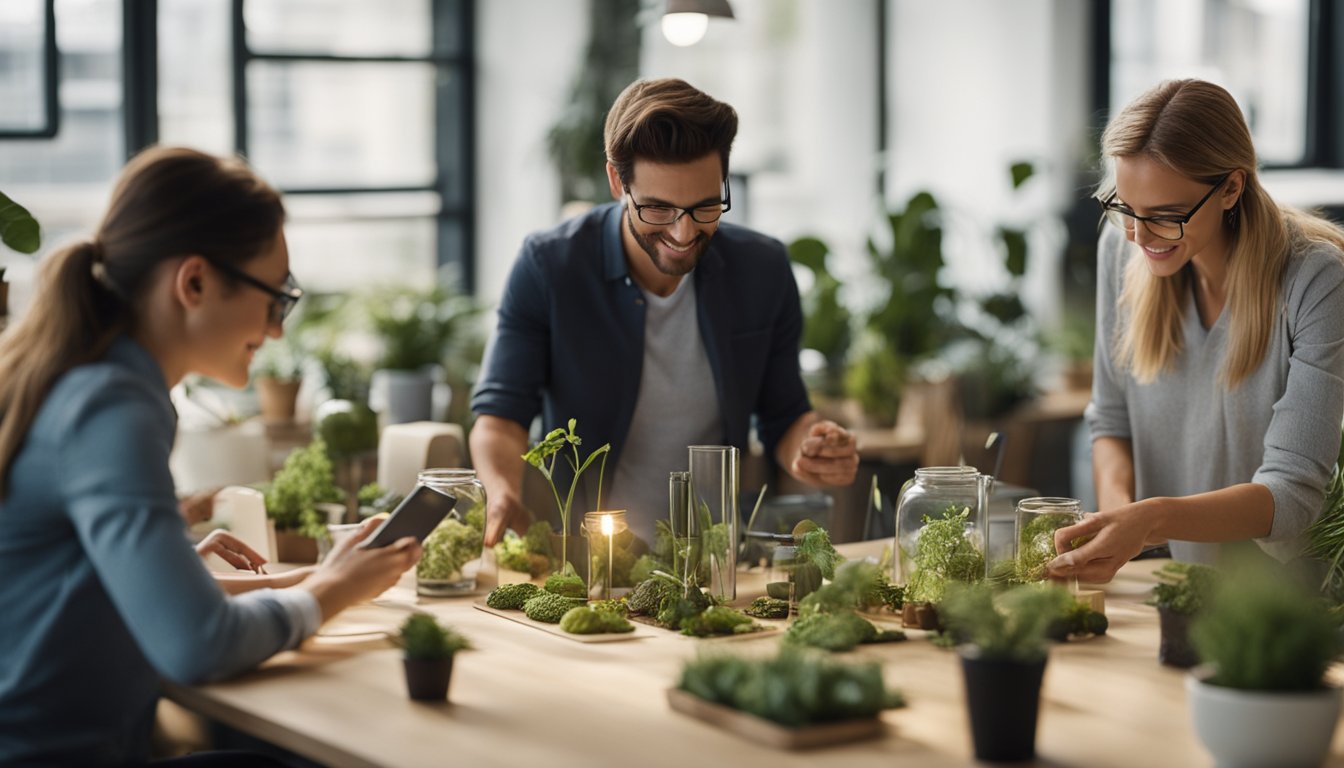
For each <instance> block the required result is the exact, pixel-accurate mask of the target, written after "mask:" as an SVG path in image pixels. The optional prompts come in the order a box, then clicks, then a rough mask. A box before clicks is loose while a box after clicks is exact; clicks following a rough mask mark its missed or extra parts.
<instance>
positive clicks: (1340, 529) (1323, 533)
mask: <svg viewBox="0 0 1344 768" xmlns="http://www.w3.org/2000/svg"><path fill="white" fill-rule="evenodd" d="M1342 468H1344V438H1341V440H1340V445H1339V459H1338V460H1337V461H1336V463H1335V471H1334V472H1333V473H1332V474H1331V475H1330V482H1329V483H1328V484H1327V485H1326V486H1325V501H1324V502H1323V503H1322V505H1321V515H1320V517H1318V518H1316V521H1315V522H1314V523H1312V524H1311V526H1309V527H1308V528H1307V551H1306V554H1307V555H1308V556H1309V557H1314V558H1316V559H1318V560H1321V561H1322V562H1324V563H1325V566H1326V568H1325V579H1324V581H1322V583H1321V592H1322V593H1324V594H1325V595H1326V596H1328V597H1329V598H1330V600H1331V602H1333V603H1334V604H1335V605H1344V471H1342Z"/></svg>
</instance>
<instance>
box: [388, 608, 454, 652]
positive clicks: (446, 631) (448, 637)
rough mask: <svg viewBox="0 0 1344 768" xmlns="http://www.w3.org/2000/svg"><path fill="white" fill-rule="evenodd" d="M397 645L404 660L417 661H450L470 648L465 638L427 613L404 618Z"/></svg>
mask: <svg viewBox="0 0 1344 768" xmlns="http://www.w3.org/2000/svg"><path fill="white" fill-rule="evenodd" d="M397 644H398V645H400V646H401V649H402V652H403V653H405V654H406V658H408V659H413V660H419V661H438V660H439V659H451V658H452V657H453V654H455V653H457V652H458V651H462V650H466V649H468V648H470V647H471V643H470V642H468V641H467V639H466V638H465V637H463V636H462V635H459V634H458V633H456V632H454V631H453V630H452V629H450V628H448V627H444V626H442V625H440V624H439V622H438V620H437V619H435V618H434V617H433V616H431V615H429V614H428V613H413V614H411V615H410V616H408V617H406V621H404V622H402V625H401V634H400V635H398V637H397Z"/></svg>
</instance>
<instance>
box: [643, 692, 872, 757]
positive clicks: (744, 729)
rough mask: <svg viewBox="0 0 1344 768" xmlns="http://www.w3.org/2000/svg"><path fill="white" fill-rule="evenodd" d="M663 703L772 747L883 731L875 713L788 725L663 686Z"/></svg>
mask: <svg viewBox="0 0 1344 768" xmlns="http://www.w3.org/2000/svg"><path fill="white" fill-rule="evenodd" d="M667 703H668V705H670V706H671V707H672V709H674V710H676V711H677V712H680V713H682V714H684V715H690V716H691V717H694V718H695V719H697V720H701V721H703V722H705V723H708V724H709V725H712V726H715V727H717V728H723V729H724V730H726V731H730V732H732V733H735V734H737V735H738V736H741V737H743V738H745V739H747V740H749V741H752V742H754V743H756V744H761V745H763V746H767V747H773V748H775V749H812V748H814V747H824V746H828V745H833V744H849V743H852V742H855V741H862V740H864V739H872V738H877V737H880V736H883V735H885V734H886V724H885V723H883V722H882V720H881V719H879V718H878V717H875V716H874V717H869V718H864V719H862V720H843V721H839V722H835V723H823V724H819V725H805V726H800V727H798V728H788V727H785V726H783V725H780V724H779V723H774V722H771V721H769V720H766V719H765V718H762V717H757V716H756V715H753V714H750V713H748V712H743V711H741V710H737V709H733V708H732V707H725V706H724V705H722V704H716V703H714V702H712V701H705V700H704V699H702V698H700V697H699V696H696V695H695V694H693V693H688V692H686V691H683V690H681V689H680V688H668V689H667Z"/></svg>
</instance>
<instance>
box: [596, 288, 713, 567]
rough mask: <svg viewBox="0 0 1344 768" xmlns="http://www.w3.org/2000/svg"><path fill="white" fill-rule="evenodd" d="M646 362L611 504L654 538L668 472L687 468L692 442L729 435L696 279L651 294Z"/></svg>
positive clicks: (648, 539) (662, 511)
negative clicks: (666, 292) (698, 312)
mask: <svg viewBox="0 0 1344 768" xmlns="http://www.w3.org/2000/svg"><path fill="white" fill-rule="evenodd" d="M644 300H645V302H646V303H647V306H646V308H645V315H644V364H643V368H642V370H641V372H640V377H639V396H638V399H637V400H636V401H635V413H634V416H633V418H632V419H631V420H630V432H629V434H628V436H627V437H626V440H625V449H624V450H623V452H622V453H621V460H620V463H619V464H618V465H617V467H616V473H615V478H614V479H613V481H612V484H611V496H610V502H606V501H604V502H603V506H605V507H607V508H608V509H624V510H626V520H627V522H628V523H629V524H630V527H631V528H632V529H633V530H634V531H635V534H636V535H638V536H639V537H641V538H643V539H644V540H645V541H646V542H648V543H649V544H650V545H651V544H653V532H654V523H655V521H657V520H662V519H665V518H666V517H667V474H668V473H669V472H672V471H674V470H685V469H686V463H687V452H686V448H687V446H690V445H704V444H712V443H718V442H721V441H722V435H723V423H722V420H721V418H720V415H719V399H718V395H717V394H716V392H715V389H714V373H713V371H712V370H711V369H710V367H709V355H708V354H707V353H706V352H705V342H704V340H703V339H702V338H701V337H700V324H699V323H698V322H697V320H696V302H695V281H694V280H693V279H692V275H686V276H685V277H683V278H682V279H681V283H680V284H678V285H677V288H676V290H675V291H673V292H672V294H671V295H669V296H666V297H662V296H655V295H653V294H652V293H649V292H648V291H645V292H644Z"/></svg>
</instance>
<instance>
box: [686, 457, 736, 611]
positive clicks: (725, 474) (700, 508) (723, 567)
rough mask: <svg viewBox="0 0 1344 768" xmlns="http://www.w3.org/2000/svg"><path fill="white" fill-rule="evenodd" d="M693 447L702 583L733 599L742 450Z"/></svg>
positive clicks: (693, 508)
mask: <svg viewBox="0 0 1344 768" xmlns="http://www.w3.org/2000/svg"><path fill="white" fill-rule="evenodd" d="M689 450H690V482H691V489H690V490H691V496H690V505H691V508H690V510H689V512H688V513H687V514H688V515H691V516H694V517H696V518H697V520H698V522H699V526H700V528H699V537H700V552H701V554H700V562H701V564H702V565H701V571H702V572H704V571H706V570H707V580H706V581H703V582H701V584H700V586H702V587H704V588H705V589H706V591H707V592H709V594H710V595H712V596H713V597H714V599H715V600H717V601H719V602H720V603H727V602H731V601H732V600H734V599H736V598H737V494H738V487H739V486H738V482H739V481H738V471H739V462H740V459H739V457H738V451H737V448H735V447H734V446H731V445H692V446H690V448H689ZM705 566H708V567H707V568H705ZM688 573H694V571H690V570H689V569H688Z"/></svg>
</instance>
